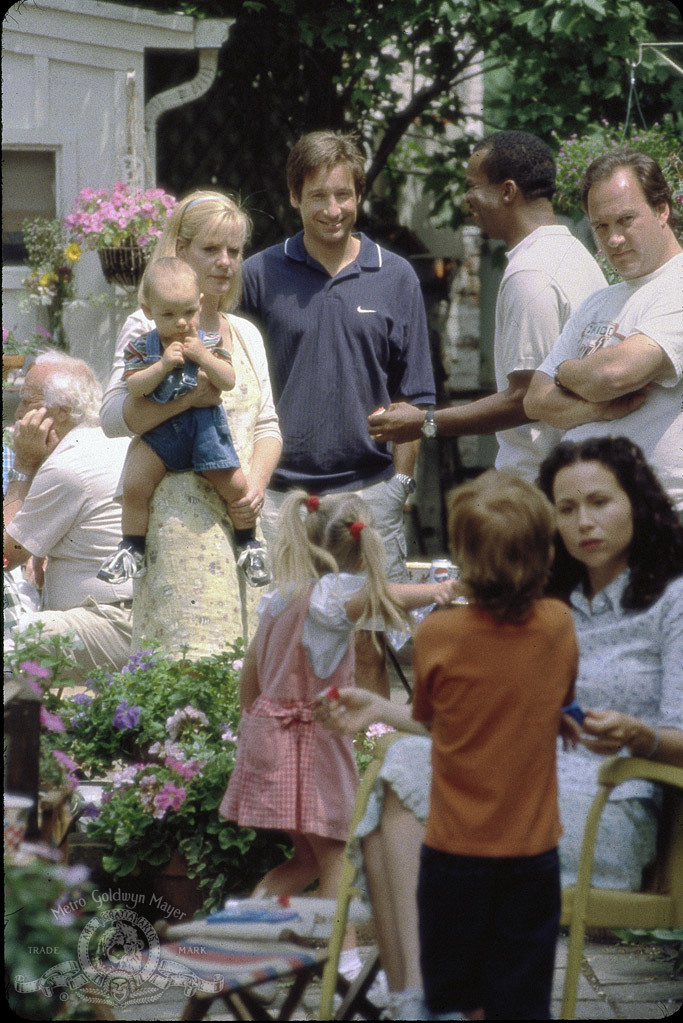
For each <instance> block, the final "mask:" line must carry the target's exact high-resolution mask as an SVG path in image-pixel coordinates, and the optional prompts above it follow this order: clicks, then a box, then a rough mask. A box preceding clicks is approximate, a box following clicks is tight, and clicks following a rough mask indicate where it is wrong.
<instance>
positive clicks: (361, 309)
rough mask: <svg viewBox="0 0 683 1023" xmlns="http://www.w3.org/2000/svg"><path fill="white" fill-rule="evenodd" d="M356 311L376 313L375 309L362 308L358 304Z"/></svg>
mask: <svg viewBox="0 0 683 1023" xmlns="http://www.w3.org/2000/svg"><path fill="white" fill-rule="evenodd" d="M358 312H359V313H376V312H377V310H376V309H363V308H362V307H361V306H358Z"/></svg>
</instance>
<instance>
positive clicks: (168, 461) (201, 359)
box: [98, 257, 270, 586]
mask: <svg viewBox="0 0 683 1023" xmlns="http://www.w3.org/2000/svg"><path fill="white" fill-rule="evenodd" d="M140 294H141V298H142V302H141V306H142V311H143V312H144V313H145V315H146V316H147V317H148V318H149V319H151V320H153V321H154V323H155V326H156V329H155V330H151V331H150V332H149V333H148V334H143V335H142V336H141V337H137V338H134V339H133V340H132V341H130V342H129V343H128V345H127V346H126V349H125V351H124V380H125V381H126V383H127V385H128V389H129V390H130V393H131V394H132V395H133V396H134V397H136V398H139V397H146V398H150V399H151V400H152V401H157V402H162V403H166V402H168V401H172V400H173V399H174V398H177V397H180V396H181V395H183V394H187V393H188V392H189V391H191V390H192V389H193V388H194V387H195V386H196V384H197V374H198V371H199V370H200V369H202V370H203V372H204V373H205V374H206V376H207V377H208V378H209V380H210V382H211V383H212V384H213V385H214V386H215V387H217V388H218V389H219V390H221V391H229V390H232V388H233V387H234V386H235V371H234V369H233V366H232V359H231V357H230V353H229V352H228V351H227V349H226V348H224V347H223V339H222V338H221V336H220V334H215V335H209V334H204V332H203V331H199V330H198V322H199V313H200V309H201V295H200V293H199V283H198V280H197V275H196V274H195V272H194V270H193V269H192V267H191V266H189V264H188V263H185V262H184V261H183V260H181V259H177V258H174V257H169V258H163V259H159V260H157V261H156V262H154V263H151V264H150V266H149V267H148V268H147V270H146V271H145V274H144V276H143V280H142V287H141V289H140ZM190 469H192V470H194V471H195V472H199V473H201V474H202V476H204V477H205V478H206V479H208V480H209V482H210V483H211V484H212V485H213V486H214V487H215V489H216V491H217V493H218V494H219V495H220V497H222V498H223V500H224V501H225V502H226V505H228V507H229V503H230V502H232V501H236V500H239V499H240V498H242V497H244V496H246V494H247V492H248V490H249V485H248V483H247V478H246V476H245V475H244V472H243V471H242V469H241V467H240V461H239V458H238V456H237V452H236V451H235V447H234V444H233V442H232V437H231V435H230V430H229V427H228V420H227V416H226V414H225V410H224V409H223V406H222V405H218V406H210V407H208V408H195V407H190V408H188V409H186V410H185V411H183V412H180V413H179V414H178V415H175V416H172V417H171V418H170V419H167V420H166V421H165V422H163V423H160V424H159V425H158V426H155V427H154V428H153V429H151V430H148V431H147V432H146V433H143V434H142V436H141V437H140V442H139V443H138V444H135V445H133V446H132V447H131V450H130V453H129V455H128V458H127V460H126V468H125V473H124V480H123V513H122V517H121V525H122V533H123V540H122V541H121V544H120V545H119V549H118V551H116V552H115V553H114V554H113V555H111V556H110V557H109V558H107V560H106V561H105V562H104V564H103V565H102V568H101V569H100V571H99V573H98V576H99V578H103V579H106V580H108V581H109V582H120V581H122V580H123V579H126V578H136V577H138V576H141V575H144V573H145V538H146V534H147V526H148V521H149V503H150V501H151V498H152V495H153V493H154V491H155V489H156V487H157V486H158V485H159V483H160V482H161V480H162V479H163V477H164V476H165V474H166V472H167V471H169V472H184V471H187V470H190ZM235 543H236V545H237V547H238V548H239V549H240V553H239V556H238V559H237V563H238V565H239V566H240V567H241V568H242V569H243V570H244V573H245V575H246V578H247V581H248V582H250V583H251V584H252V585H253V586H264V585H265V584H266V583H268V582H270V575H269V573H268V569H267V567H266V552H265V549H264V547H263V546H262V544H260V543H259V541H257V540H256V533H255V530H254V528H253V527H251V528H250V529H242V530H238V529H236V530H235Z"/></svg>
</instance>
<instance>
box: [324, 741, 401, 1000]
mask: <svg viewBox="0 0 683 1023" xmlns="http://www.w3.org/2000/svg"><path fill="white" fill-rule="evenodd" d="M402 735H403V733H402V732H387V733H386V734H385V735H381V736H380V737H379V738H378V739H377V741H376V743H375V748H374V752H373V757H372V760H371V761H370V763H369V764H368V766H367V767H366V768H365V772H364V774H363V777H362V779H361V783H360V785H359V787H358V793H357V795H356V803H355V806H354V809H353V816H352V818H351V827H350V829H349V835H350V836H351V838H350V839H349V842H350V841H351V840H352V838H353V835H355V833H356V829H357V827H358V825H359V824H360V822H361V820H362V819H363V816H364V814H365V810H366V808H367V805H368V799H369V798H370V793H371V791H372V787H373V785H374V784H375V781H376V780H377V775H378V774H379V771H380V768H381V766H382V763H383V761H384V757H385V755H386V752H387V750H388V749H389V747H390V746H391V744H392V743H393V742H395V741H396V739H398V738H400V737H401V736H402ZM346 848H347V852H346V856H345V857H344V867H343V870H342V876H341V880H340V882H339V894H338V896H337V908H336V912H335V920H334V927H333V929H332V935H331V937H330V941H329V944H328V946H327V956H328V958H327V963H326V965H325V969H324V970H323V978H322V991H321V996H320V1011H319V1016H318V1018H319V1019H321V1020H341V1019H353V1018H354V1015H356V1014H360V1015H362V1016H363V1018H364V1019H379V1018H380V1010H375V1007H374V1006H373V1005H372V1003H371V1002H368V1000H367V998H366V994H367V991H368V988H369V987H370V985H371V984H372V982H373V980H374V979H375V977H376V976H377V973H378V971H379V968H380V961H379V956H378V955H375V956H373V957H371V959H370V960H369V961H368V962H367V963H366V964H365V966H364V967H363V969H362V971H361V973H360V974H359V975H358V977H356V979H355V980H354V981H353V983H351V984H349V986H348V989H347V991H346V993H345V994H344V996H343V998H342V1002H341V1005H340V1006H339V1007H338V1008H337V1010H336V1012H334V1011H333V998H334V993H335V991H336V990H338V988H339V977H338V968H339V955H340V953H341V947H342V941H343V939H344V931H345V929H346V922H347V919H348V912H349V903H350V902H351V898H352V896H353V895H354V894H356V891H355V889H354V881H355V877H356V868H355V866H354V864H353V863H352V861H351V859H350V858H349V855H348V849H349V845H348V844H347V847H346Z"/></svg>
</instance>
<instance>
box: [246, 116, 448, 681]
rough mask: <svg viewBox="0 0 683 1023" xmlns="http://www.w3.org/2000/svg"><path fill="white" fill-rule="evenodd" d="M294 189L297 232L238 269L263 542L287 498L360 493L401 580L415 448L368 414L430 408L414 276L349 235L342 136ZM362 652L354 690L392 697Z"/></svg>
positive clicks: (303, 142) (355, 156)
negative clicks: (389, 440)
mask: <svg viewBox="0 0 683 1023" xmlns="http://www.w3.org/2000/svg"><path fill="white" fill-rule="evenodd" d="M287 185H288V188H289V192H290V202H291V204H292V206H293V207H294V208H295V209H296V210H298V211H299V213H300V215H301V220H302V224H303V231H302V232H300V233H299V234H297V235H295V236H294V237H293V238H288V239H287V240H286V241H285V242H284V243H282V244H279V245H274V246H272V247H271V248H269V249H266V250H265V251H264V252H260V253H258V254H257V255H255V256H252V257H251V258H250V259H248V260H247V261H246V262H245V264H244V267H243V284H244V292H243V308H244V311H245V312H246V313H247V315H249V316H252V317H253V318H254V319H256V320H257V321H258V323H259V326H261V327H262V329H263V333H264V337H265V342H266V351H267V354H268V365H269V368H270V375H271V380H272V384H273V393H274V395H275V402H276V406H277V412H278V417H279V420H280V429H281V430H282V436H283V450H282V457H281V460H280V464H279V465H278V467H277V469H276V470H275V472H274V474H273V477H272V480H271V484H270V489H269V490H268V491H267V493H266V503H265V506H264V511H263V515H262V519H261V524H262V528H263V531H264V535H265V537H266V540H267V541H269V542H272V540H273V539H274V534H275V530H276V527H277V513H278V510H279V507H280V506H281V504H282V501H283V499H284V495H285V493H286V491H287V490H291V489H293V488H298V487H302V488H303V489H304V490H307V491H308V492H309V493H314V494H324V493H330V492H335V491H357V492H360V493H361V496H362V497H363V498H364V500H366V501H367V502H368V503H369V504H370V506H371V507H372V509H373V512H374V514H375V518H376V522H377V526H378V529H379V530H380V532H381V533H382V536H383V538H384V541H385V546H386V550H387V568H388V572H389V575H390V578H392V579H394V580H401V579H404V578H405V577H406V570H405V558H406V546H405V537H404V534H403V506H404V504H405V501H406V498H407V497H408V494H409V493H410V492H411V490H412V489H414V485H415V484H414V481H413V478H412V474H413V470H414V466H415V458H416V455H417V446H418V442H415V441H410V442H408V443H405V444H397V445H395V446H394V447H393V450H391V449H390V448H389V447H388V446H387V445H386V444H381V443H379V442H378V441H376V440H373V438H371V437H370V436H369V434H368V426H367V417H368V415H369V414H370V413H371V412H373V411H374V410H375V409H377V408H379V407H380V406H382V407H384V406H387V405H389V404H390V403H391V402H392V401H395V400H404V401H408V402H411V403H412V404H414V405H433V404H434V401H435V395H434V378H433V373H432V366H431V359H430V352H429V338H428V332H427V320H426V315H425V309H424V303H423V300H422V294H421V292H420V287H419V283H418V280H417V276H416V274H415V272H414V271H413V269H412V267H411V266H410V264H409V263H408V262H407V261H406V260H405V259H402V258H401V257H400V256H397V255H395V254H394V253H391V252H389V251H387V250H386V249H382V248H380V246H379V245H376V244H375V243H374V242H371V241H370V239H369V238H367V237H366V236H365V235H364V234H362V233H358V234H354V233H353V227H354V224H355V222H356V217H357V214H358V208H359V205H360V202H361V198H362V195H363V191H364V187H365V173H364V168H363V156H362V153H361V152H360V150H359V149H358V147H357V145H356V144H355V142H353V141H352V140H351V139H350V138H349V137H348V136H341V135H335V134H334V133H333V132H329V131H320V132H312V133H310V134H308V135H304V136H303V138H301V139H299V141H298V142H297V143H296V145H295V146H294V148H293V149H292V151H291V153H290V155H289V159H288V161H287ZM365 645H367V646H368V648H369V649H372V647H371V646H370V645H369V644H365ZM363 646H364V644H363V642H361V645H360V647H358V646H357V657H359V658H360V663H359V668H358V671H357V678H358V681H359V683H361V684H364V685H366V686H367V687H368V688H373V689H376V690H379V691H380V692H384V693H385V694H386V695H388V680H387V679H386V673H385V672H384V671H383V670H381V671H380V670H379V667H378V666H377V664H375V665H374V666H372V665H370V664H369V663H366V661H367V659H366V657H365V656H364V653H363V652H362V650H363Z"/></svg>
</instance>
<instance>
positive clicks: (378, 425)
mask: <svg viewBox="0 0 683 1023" xmlns="http://www.w3.org/2000/svg"><path fill="white" fill-rule="evenodd" d="M424 421H425V412H424V410H423V409H420V408H416V406H415V405H409V404H408V403H407V402H405V401H399V402H396V403H392V404H391V405H390V406H389V408H387V409H384V410H381V409H380V410H378V411H377V412H373V413H372V415H370V416H368V428H369V431H370V436H371V437H372V438H373V439H374V440H377V441H380V442H381V443H385V442H386V441H394V442H396V443H399V444H400V443H401V442H403V441H409V440H420V437H421V436H422V424H423V423H424Z"/></svg>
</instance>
